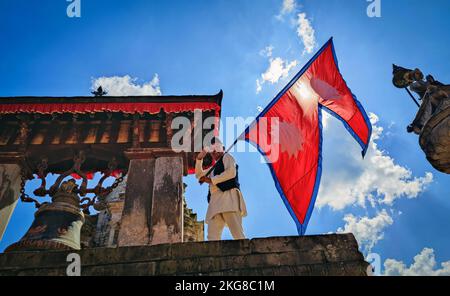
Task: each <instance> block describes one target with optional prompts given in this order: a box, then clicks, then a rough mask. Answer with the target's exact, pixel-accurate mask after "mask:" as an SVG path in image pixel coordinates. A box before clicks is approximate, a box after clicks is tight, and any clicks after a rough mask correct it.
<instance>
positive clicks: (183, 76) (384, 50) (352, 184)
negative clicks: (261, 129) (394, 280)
mask: <svg viewBox="0 0 450 296" xmlns="http://www.w3.org/2000/svg"><path fill="white" fill-rule="evenodd" d="M292 3H294V4H295V6H294V7H293V8H291V7H289V6H284V7H285V8H286V9H285V10H283V5H287V4H292ZM68 4H69V3H68V2H66V1H64V0H41V1H23V0H14V1H12V0H11V1H7V0H1V1H0V45H1V46H0V96H19V95H36V96H45V95H48V96H75V95H89V94H90V89H91V86H92V84H93V83H95V81H97V82H98V81H102V82H104V83H108V81H109V83H111V81H112V80H111V79H112V78H111V77H116V78H117V79H116V80H114V81H116V82H117V81H118V82H119V83H122V84H124V85H125V86H127V87H128V89H130V90H131V91H135V92H143V91H147V92H148V91H150V92H153V93H158V92H161V93H162V94H166V95H168V94H214V93H217V92H218V91H219V90H220V89H223V91H224V100H223V111H222V116H224V117H225V116H244V117H247V116H255V115H257V112H258V111H257V107H258V106H263V107H264V106H265V105H266V104H267V103H268V102H269V101H270V100H271V99H272V98H273V97H274V96H275V95H276V94H277V93H278V91H279V90H281V88H282V87H283V86H284V85H285V84H286V83H287V82H288V81H289V79H290V78H291V77H292V76H293V75H294V74H295V73H296V72H297V71H299V70H300V68H301V67H302V65H303V64H305V63H306V62H307V61H308V59H309V58H311V57H312V55H313V53H314V52H315V50H317V49H318V48H319V47H320V46H321V45H322V44H323V43H324V42H326V41H327V40H328V39H329V38H330V37H331V36H333V37H334V42H335V47H336V51H337V56H338V59H339V63H340V69H341V71H342V74H343V76H344V78H345V79H346V81H347V83H348V84H349V86H350V88H351V89H352V91H353V92H354V93H355V94H356V95H357V97H358V98H359V100H360V101H361V102H362V104H363V106H364V107H365V109H366V111H367V112H369V113H373V115H372V120H373V123H374V126H375V127H376V129H375V130H376V133H377V135H376V137H375V138H376V139H375V143H374V144H373V145H372V147H371V149H370V150H369V152H368V156H367V158H366V159H365V160H362V159H361V158H360V152H359V145H358V144H357V143H356V142H354V141H353V139H352V138H351V136H350V135H349V134H348V133H347V132H346V131H345V128H344V127H343V126H342V125H341V123H340V122H338V121H337V120H334V119H330V118H327V119H326V121H327V122H326V128H325V131H324V151H323V155H324V163H323V181H322V185H321V192H320V194H319V197H318V200H317V207H316V209H315V211H314V213H313V215H312V217H311V220H310V224H309V228H308V230H307V234H319V233H328V232H336V231H338V230H352V231H353V232H356V234H357V237H358V239H359V241H360V245H361V250H362V251H363V252H364V253H366V254H367V253H368V252H376V253H379V254H380V256H381V259H382V262H383V263H384V262H385V261H386V260H387V259H395V260H396V261H392V260H390V261H389V260H388V261H387V269H388V270H389V271H390V272H391V273H401V274H407V273H408V272H409V273H414V272H416V273H418V274H420V273H428V274H430V273H432V272H433V273H434V274H439V272H441V273H442V272H445V271H447V272H450V266H449V265H450V264H447V265H445V266H441V265H440V264H441V263H442V262H447V261H449V260H450V248H449V245H450V220H449V219H448V213H449V211H450V189H449V188H450V186H449V180H450V179H449V177H448V175H444V174H442V173H439V172H437V171H435V170H434V169H433V168H432V167H431V166H430V164H429V163H428V162H427V161H426V159H425V157H424V155H423V153H422V151H421V150H420V148H419V146H418V139H417V137H416V136H414V135H410V134H407V133H406V126H407V125H408V124H409V123H410V121H412V119H413V117H414V115H415V112H416V111H417V108H416V107H415V105H414V104H413V103H412V102H411V101H410V99H409V98H408V97H407V96H406V94H405V93H404V92H402V91H400V90H398V89H395V88H394V87H393V86H392V84H391V78H392V76H391V71H392V69H391V65H392V63H397V64H399V65H403V66H406V67H419V68H420V69H422V70H423V72H424V73H426V74H428V73H431V74H433V75H434V76H435V78H437V79H438V80H440V81H443V82H446V83H448V82H449V81H450V72H449V71H448V61H449V60H450V53H449V51H448V47H449V45H450V35H449V34H448V28H449V27H450V19H449V18H448V17H447V16H448V12H449V11H450V2H449V1H447V0H435V1H433V5H429V4H426V3H425V1H418V0H398V1H389V0H381V4H382V6H381V12H382V16H381V18H369V17H368V16H367V14H366V9H367V5H368V4H369V3H368V2H366V1H365V0H346V1H342V0H297V1H285V2H284V3H283V0H276V1H275V0H271V1H269V0H258V1H256V0H247V1H225V0H223V1H194V0H193V1H144V0H142V1H141V0H136V1H116V0H95V1H92V0H81V18H68V17H67V15H66V7H67V5H68ZM300 13H304V15H303V16H304V18H305V19H306V20H307V25H309V26H310V28H312V29H313V30H314V34H311V32H310V34H309V35H308V36H305V35H303V36H301V35H300V36H299V34H298V33H297V30H298V28H299V22H298V20H299V16H298V14H300ZM303 25H305V24H303ZM303 28H304V29H305V28H307V27H303ZM302 38H303V39H302ZM305 38H313V41H315V44H316V46H315V47H314V49H313V52H312V53H311V52H307V51H306V52H305V44H304V40H305ZM308 40H311V39H308ZM267 47H272V50H270V52H271V55H269V54H268V52H269V51H267V50H266V51H264V49H266V48H267ZM288 65H290V67H288ZM271 66H273V67H271ZM276 66H280V67H278V68H277V67H276ZM277 70H278V71H277ZM280 71H281V72H280ZM262 74H266V75H264V76H262ZM282 74H284V75H282ZM126 75H129V77H131V78H136V79H137V80H127V79H124V78H123V77H126ZM155 75H157V78H155ZM280 75H281V77H280ZM264 77H265V78H266V81H264ZM270 77H271V79H270ZM99 79H102V80H99ZM257 80H259V81H260V82H262V81H264V83H262V89H261V91H259V92H258V93H257V91H256V87H257V82H256V81H257ZM272 82H273V83H272ZM381 129H382V130H381ZM234 156H235V158H236V160H237V162H238V163H239V165H240V179H241V183H242V191H243V194H244V197H245V200H246V202H247V206H248V211H249V216H248V217H247V218H245V220H244V227H245V231H246V234H247V236H249V237H265V236H280V235H296V228H295V224H294V222H293V221H292V220H291V218H290V216H289V214H288V212H287V210H286V209H285V207H284V205H283V203H282V201H281V199H280V198H279V195H278V193H277V191H276V189H275V186H274V185H273V182H272V179H271V176H270V172H269V170H268V168H267V166H266V165H265V164H261V163H260V161H259V155H258V154H256V153H235V155H234ZM430 173H431V174H430ZM185 182H186V183H187V184H188V189H187V200H188V204H189V206H190V207H191V208H193V209H194V210H195V211H196V212H197V213H198V214H199V216H200V217H204V215H205V213H206V208H207V204H206V202H205V199H206V190H207V188H206V187H201V186H199V185H198V184H197V182H196V181H195V180H194V179H193V177H188V178H186V180H185ZM32 184H33V183H31V182H30V184H29V186H28V188H31V187H32ZM33 211H34V209H33V208H32V206H31V205H27V204H21V203H19V205H18V207H17V209H16V212H15V214H14V215H13V217H12V220H11V224H10V226H9V228H8V229H7V232H6V234H5V236H4V239H3V241H2V242H0V250H3V249H4V248H5V247H6V246H8V245H9V244H11V243H12V242H14V241H17V240H18V239H19V238H20V236H21V235H22V234H24V233H25V231H26V229H27V228H28V226H29V225H30V223H31V220H32V213H33ZM229 237H230V236H229V233H228V232H226V234H225V238H229ZM416 255H418V256H417V257H416V258H415V259H414V256H416ZM432 258H435V260H436V265H435V266H433V264H431V263H432V260H431V259H432ZM402 262H403V263H404V265H402ZM430 262H431V263H430ZM413 263H415V264H414V265H413V266H410V265H411V264H413ZM436 270H438V271H436Z"/></svg>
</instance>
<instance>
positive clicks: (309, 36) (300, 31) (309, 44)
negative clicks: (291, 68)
mask: <svg viewBox="0 0 450 296" xmlns="http://www.w3.org/2000/svg"><path fill="white" fill-rule="evenodd" d="M297 35H298V37H300V39H301V40H302V42H303V46H304V47H305V49H304V50H303V54H305V53H312V52H313V50H314V48H315V47H316V45H317V43H316V37H315V30H314V28H313V26H312V25H311V21H310V20H309V19H308V18H307V17H306V13H304V12H302V13H299V14H298V19H297Z"/></svg>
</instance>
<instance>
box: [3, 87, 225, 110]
mask: <svg viewBox="0 0 450 296" xmlns="http://www.w3.org/2000/svg"><path fill="white" fill-rule="evenodd" d="M222 97H223V92H222V90H221V91H220V92H219V93H217V94H215V95H188V96H100V97H92V96H91V97H84V96H77V97H0V114H17V113H40V114H52V113H96V112H121V113H150V114H156V113H159V112H160V111H161V110H163V111H165V112H167V113H180V112H188V111H193V110H194V109H201V110H215V111H216V113H217V114H220V108H221V104H222Z"/></svg>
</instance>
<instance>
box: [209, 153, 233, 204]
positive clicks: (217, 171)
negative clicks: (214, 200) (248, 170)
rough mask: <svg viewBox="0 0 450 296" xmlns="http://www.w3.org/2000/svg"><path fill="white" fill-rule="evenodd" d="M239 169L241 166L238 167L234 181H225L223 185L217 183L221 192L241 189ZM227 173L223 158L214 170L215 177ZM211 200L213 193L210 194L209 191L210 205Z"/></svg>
mask: <svg viewBox="0 0 450 296" xmlns="http://www.w3.org/2000/svg"><path fill="white" fill-rule="evenodd" d="M238 168H239V166H238V165H236V177H234V178H233V179H230V180H227V181H224V182H222V183H217V184H216V186H217V187H218V188H219V189H220V190H221V191H228V190H231V189H233V188H237V189H240V185H239V176H238ZM224 171H225V166H224V164H223V158H221V159H220V160H219V161H218V162H217V164H216V166H215V168H214V176H217V175H220V174H222V173H223V172H224ZM210 199H211V192H209V190H208V203H209V201H210Z"/></svg>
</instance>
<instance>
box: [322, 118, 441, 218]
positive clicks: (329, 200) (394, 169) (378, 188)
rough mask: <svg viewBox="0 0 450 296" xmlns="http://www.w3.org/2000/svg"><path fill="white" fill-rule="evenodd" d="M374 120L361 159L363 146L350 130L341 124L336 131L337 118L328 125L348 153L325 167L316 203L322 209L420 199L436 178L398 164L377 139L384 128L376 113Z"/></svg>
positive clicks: (331, 133) (338, 143)
mask: <svg viewBox="0 0 450 296" xmlns="http://www.w3.org/2000/svg"><path fill="white" fill-rule="evenodd" d="M370 119H371V122H372V127H373V131H372V141H371V143H370V147H369V151H368V153H367V155H366V158H365V159H364V160H363V159H361V155H360V148H359V147H358V145H357V144H355V142H354V140H353V139H352V138H351V137H350V136H349V135H348V133H347V131H345V130H344V129H342V127H341V126H338V128H339V131H336V130H335V128H336V125H338V124H337V123H338V122H337V121H334V122H333V123H334V124H333V125H332V126H331V125H330V126H328V124H327V131H326V132H327V133H328V135H329V136H330V137H329V138H332V137H333V136H334V140H335V141H339V142H337V143H333V144H334V145H339V146H341V147H339V146H338V147H337V149H342V151H344V152H345V153H344V152H343V153H342V155H339V162H338V163H339V165H336V166H335V167H333V169H324V170H323V171H324V174H323V178H322V184H321V186H320V191H319V196H318V199H317V203H316V205H317V206H318V207H319V208H320V207H324V206H330V207H331V208H332V209H334V210H342V209H344V208H346V207H348V206H352V205H359V206H361V207H364V208H365V207H366V205H367V203H369V204H370V205H372V206H375V205H376V204H381V205H392V204H393V203H394V201H395V200H396V199H399V198H408V199H412V198H417V197H418V196H419V194H420V193H421V192H423V191H424V190H425V189H426V187H427V185H429V184H430V183H431V182H432V181H433V174H432V173H429V172H427V173H425V175H424V176H422V177H415V176H413V173H412V171H411V170H409V169H408V168H406V167H403V166H401V165H398V164H396V163H395V160H394V159H393V158H392V157H390V156H389V155H388V154H387V153H386V152H385V151H383V150H380V149H379V148H378V144H377V141H378V140H379V139H380V137H381V136H382V135H383V128H382V127H381V126H378V125H377V123H378V120H379V119H378V117H377V116H376V115H375V114H373V113H371V114H370ZM342 133H345V135H343V134H342ZM324 138H325V137H324ZM343 139H345V140H343ZM337 149H336V150H337ZM324 165H327V164H324Z"/></svg>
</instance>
